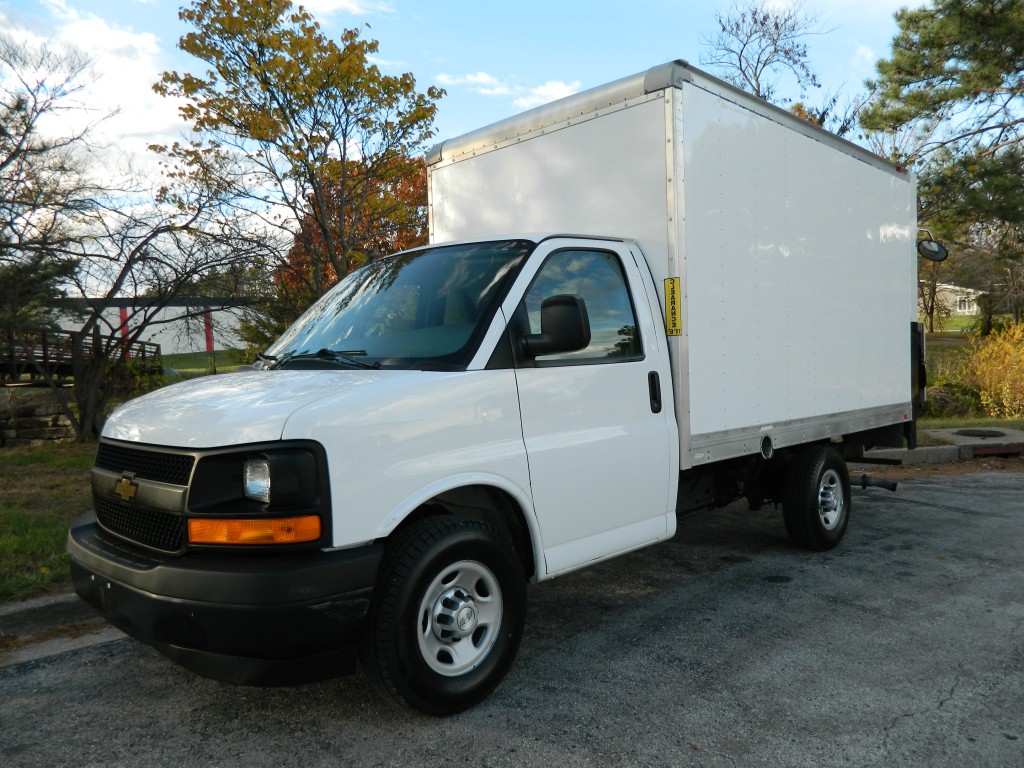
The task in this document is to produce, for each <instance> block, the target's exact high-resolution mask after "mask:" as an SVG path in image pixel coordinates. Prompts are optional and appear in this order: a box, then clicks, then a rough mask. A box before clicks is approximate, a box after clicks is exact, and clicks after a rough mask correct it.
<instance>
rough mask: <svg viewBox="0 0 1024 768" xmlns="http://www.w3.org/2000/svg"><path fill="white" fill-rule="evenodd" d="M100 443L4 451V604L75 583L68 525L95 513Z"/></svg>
mask: <svg viewBox="0 0 1024 768" xmlns="http://www.w3.org/2000/svg"><path fill="white" fill-rule="evenodd" d="M95 452H96V446H95V445H77V444H63V445H44V446H41V447H31V448H29V447H25V448H22V447H17V448H3V449H2V450H0V602H9V601H11V600H20V599H23V598H26V597H32V596H33V595H39V594H43V593H45V592H48V591H53V590H56V589H62V588H65V587H67V586H68V584H69V583H70V576H69V574H68V565H67V556H66V555H65V554H64V542H65V540H66V538H67V534H68V526H69V525H70V523H71V521H72V520H74V519H75V518H76V517H77V516H78V515H80V514H82V513H83V512H85V511H86V510H87V509H89V507H90V505H91V494H90V489H89V467H90V466H92V461H93V455H94V454H95Z"/></svg>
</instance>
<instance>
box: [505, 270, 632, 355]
mask: <svg viewBox="0 0 1024 768" xmlns="http://www.w3.org/2000/svg"><path fill="white" fill-rule="evenodd" d="M560 294H571V295H575V296H580V297H582V299H583V301H584V302H585V303H586V305H587V315H588V316H589V318H590V344H589V346H587V347H586V348H584V349H581V350H578V351H576V352H569V353H567V354H561V355H545V356H543V357H538V358H537V361H538V362H545V361H553V360H567V361H591V360H592V361H604V362H615V361H623V360H635V359H637V358H639V357H641V356H642V347H641V346H640V335H639V331H638V329H637V321H636V313H635V312H634V311H633V303H632V301H631V300H630V295H629V288H628V286H627V283H626V276H625V274H624V272H623V269H622V264H621V262H620V261H619V258H618V256H616V255H615V254H614V253H612V252H610V251H586V250H562V251H555V252H554V253H552V254H551V255H550V256H548V258H547V261H545V262H544V266H542V267H541V269H540V272H538V273H537V277H536V278H534V281H533V285H531V286H530V289H529V291H527V293H526V297H525V298H524V299H523V301H524V303H525V305H526V315H527V317H528V318H529V323H530V333H540V332H541V327H540V308H541V303H542V302H543V301H544V299H547V298H549V297H551V296H557V295H560Z"/></svg>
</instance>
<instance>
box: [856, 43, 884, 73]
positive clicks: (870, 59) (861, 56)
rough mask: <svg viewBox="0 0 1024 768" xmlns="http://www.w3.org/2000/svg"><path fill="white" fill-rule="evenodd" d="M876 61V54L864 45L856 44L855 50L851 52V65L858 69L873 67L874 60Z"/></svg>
mask: <svg viewBox="0 0 1024 768" xmlns="http://www.w3.org/2000/svg"><path fill="white" fill-rule="evenodd" d="M876 61H878V54H876V53H875V52H874V50H873V49H871V48H869V47H868V46H866V45H858V46H857V50H856V52H855V53H854V54H853V66H854V67H856V68H857V69H858V70H860V69H867V70H870V69H873V68H874V66H875V62H876Z"/></svg>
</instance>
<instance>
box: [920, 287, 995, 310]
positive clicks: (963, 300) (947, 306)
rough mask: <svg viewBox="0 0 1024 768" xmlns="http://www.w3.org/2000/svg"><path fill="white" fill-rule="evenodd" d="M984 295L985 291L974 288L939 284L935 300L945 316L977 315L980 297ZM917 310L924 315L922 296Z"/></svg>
mask: <svg viewBox="0 0 1024 768" xmlns="http://www.w3.org/2000/svg"><path fill="white" fill-rule="evenodd" d="M982 293H984V291H976V290H974V289H973V288H964V287H963V286H959V285H953V284H952V283H939V284H938V286H937V287H936V292H935V298H936V300H937V302H938V303H939V304H940V305H941V306H942V308H943V314H946V315H976V314H978V296H980V295H981V294H982ZM917 308H918V311H919V312H921V314H924V307H923V306H921V298H920V294H918V307H917Z"/></svg>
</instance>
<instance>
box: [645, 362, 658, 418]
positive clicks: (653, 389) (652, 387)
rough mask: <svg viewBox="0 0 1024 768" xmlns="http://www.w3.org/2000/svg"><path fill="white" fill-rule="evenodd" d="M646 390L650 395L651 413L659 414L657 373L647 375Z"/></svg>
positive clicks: (652, 372)
mask: <svg viewBox="0 0 1024 768" xmlns="http://www.w3.org/2000/svg"><path fill="white" fill-rule="evenodd" d="M647 388H648V390H649V391H650V395H651V413H661V377H660V376H658V372H657V371H651V372H650V373H648V374H647Z"/></svg>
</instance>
